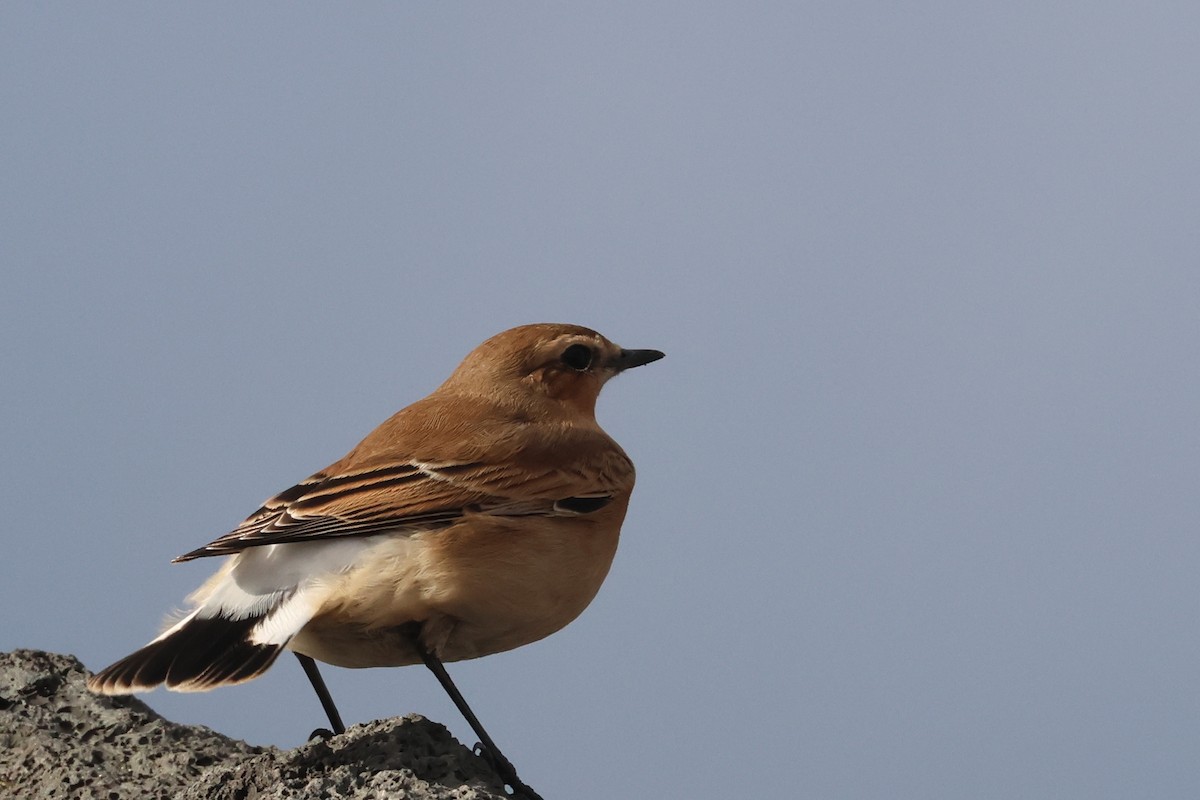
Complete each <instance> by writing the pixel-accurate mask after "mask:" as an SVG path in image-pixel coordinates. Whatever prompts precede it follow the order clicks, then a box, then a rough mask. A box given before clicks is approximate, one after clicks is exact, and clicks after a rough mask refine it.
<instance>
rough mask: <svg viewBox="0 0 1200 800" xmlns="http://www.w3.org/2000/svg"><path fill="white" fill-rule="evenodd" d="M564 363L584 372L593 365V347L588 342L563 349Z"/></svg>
mask: <svg viewBox="0 0 1200 800" xmlns="http://www.w3.org/2000/svg"><path fill="white" fill-rule="evenodd" d="M562 363H564V364H566V365H567V366H568V367H570V368H571V369H573V370H577V371H579V372H583V371H584V370H585V369H587V368H588V367H590V366H591V365H592V348H590V347H588V346H587V345H586V344H573V345H571V346H570V347H568V348H567V349H566V350H563V354H562Z"/></svg>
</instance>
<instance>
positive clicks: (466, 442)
mask: <svg viewBox="0 0 1200 800" xmlns="http://www.w3.org/2000/svg"><path fill="white" fill-rule="evenodd" d="M662 357H663V354H662V353H661V352H659V351H657V350H624V349H622V348H620V347H618V346H617V345H615V344H613V343H612V342H610V341H609V340H608V339H605V338H604V337H603V336H601V335H600V334H598V333H596V332H595V331H592V330H589V329H587V328H582V327H579V326H575V325H558V324H543V325H525V326H522V327H519V328H513V329H512V330H508V331H505V332H504V333H501V334H498V335H496V336H493V337H492V338H491V339H488V340H487V341H486V342H484V343H483V344H481V345H479V347H477V348H475V350H473V351H472V352H471V353H470V354H469V355H468V356H467V357H466V359H464V360H463V362H462V364H460V365H459V367H458V369H456V370H455V371H454V373H453V374H452V375H451V376H450V378H449V379H447V380H446V382H445V383H443V384H442V385H441V386H440V387H439V388H438V389H437V390H436V391H435V392H433V394H431V395H429V396H428V397H426V398H425V399H423V400H419V401H418V402H416V403H413V404H412V405H411V406H409V407H408V408H405V409H404V410H402V411H400V412H398V413H397V414H395V415H394V416H392V417H391V418H390V419H389V420H387V421H386V422H384V423H383V424H382V425H380V426H379V427H378V428H376V429H375V430H374V431H372V432H371V434H370V435H368V436H367V438H365V439H363V441H362V442H360V443H359V444H358V446H356V447H355V448H354V449H353V450H351V451H350V452H349V453H348V454H347V455H346V456H345V457H344V458H342V459H341V460H339V461H336V462H335V463H333V464H332V465H331V466H329V467H327V468H325V469H323V470H321V471H320V472H318V473H316V474H315V475H312V476H311V477H309V478H306V479H305V480H303V481H301V482H300V483H298V484H296V485H295V486H293V487H292V488H290V489H287V490H285V491H283V492H280V493H279V494H277V495H275V497H273V498H271V499H270V500H268V501H267V502H266V503H264V504H263V506H262V508H260V509H258V510H257V511H255V512H254V513H253V514H252V515H251V516H250V517H249V518H247V519H246V521H245V522H243V523H242V524H241V525H239V526H238V527H237V528H236V529H235V530H233V531H232V532H230V533H228V534H226V535H224V536H222V537H220V538H219V539H216V540H215V541H213V542H212V543H210V544H208V545H205V546H204V547H201V548H199V549H197V550H193V551H191V552H189V553H186V554H184V555H182V556H179V557H178V558H177V559H175V560H176V561H190V560H191V559H194V558H203V557H206V556H231V557H230V558H229V559H227V560H226V562H225V563H224V565H223V566H222V567H221V569H220V570H219V571H218V572H217V573H216V574H215V575H214V576H213V577H212V578H211V579H209V580H208V582H206V583H205V584H204V585H203V586H202V587H200V589H198V590H197V591H196V592H195V593H194V594H192V595H191V597H190V598H189V601H190V603H191V604H192V609H191V610H190V611H189V612H188V613H187V615H186V616H184V617H183V619H181V620H179V621H178V622H175V623H174V624H172V625H171V626H170V627H169V628H167V629H166V630H165V631H164V632H163V633H162V634H161V635H160V636H159V637H158V638H156V639H154V640H153V641H152V642H150V643H149V644H147V645H146V646H145V647H143V648H142V649H140V650H138V651H137V652H135V653H133V654H132V655H129V656H126V657H125V658H123V659H121V660H120V661H118V662H117V663H115V664H113V665H112V666H110V667H107V668H106V669H103V670H101V671H100V672H99V673H97V674H96V675H94V676H93V677H92V678H91V679H90V680H89V681H88V685H89V686H90V687H91V688H92V689H93V690H94V691H97V692H102V693H104V694H126V693H130V692H137V691H143V690H149V689H152V688H154V687H156V686H158V685H159V684H166V686H167V688H169V689H175V690H178V691H203V690H207V689H212V688H214V687H217V686H223V685H226V684H234V683H241V682H243V681H248V680H250V679H252V678H255V677H257V676H258V675H261V674H262V673H263V672H264V671H266V669H267V668H268V667H270V666H271V664H272V662H274V661H275V658H276V657H277V656H278V655H279V653H280V652H281V651H282V650H283V649H285V648H286V649H289V650H292V651H293V652H294V653H296V655H297V657H298V658H300V660H301V664H302V665H303V666H304V668H305V672H306V674H307V675H308V676H309V679H310V680H311V681H312V683H313V686H314V688H315V689H316V690H317V694H318V696H319V697H320V699H321V702H322V704H323V705H324V706H325V710H326V712H327V714H328V715H329V719H330V723H331V725H332V727H333V728H334V730H335V731H336V732H339V733H340V732H341V730H343V729H344V728H343V726H342V724H341V719H340V718H339V716H338V714H337V709H336V708H335V707H334V706H333V703H332V700H331V699H330V698H329V695H328V692H327V691H326V690H325V686H324V683H323V682H322V681H321V679H320V675H319V673H318V672H317V670H316V665H315V664H314V663H313V661H312V659H318V660H320V661H324V662H326V663H329V664H335V665H337V666H342V667H391V666H402V665H406V664H417V663H424V664H425V665H426V666H428V667H429V668H430V669H431V670H433V672H434V674H435V675H437V677H438V680H439V681H440V682H441V683H442V685H443V686H444V687H445V688H446V690H447V691H448V692H449V693H450V695H451V698H452V699H454V701H455V703H456V705H458V707H459V709H460V710H461V711H462V712H463V714H464V715H465V716H466V717H467V719H468V721H469V722H470V723H471V725H472V727H473V728H474V729H475V731H476V733H477V734H478V735H479V737H480V739H481V740H482V750H483V752H484V753H485V754H486V756H487V757H488V758H489V759H490V760H491V761H492V763H493V765H494V766H496V768H497V770H498V772H499V773H500V775H501V777H502V778H504V780H505V782H506V783H508V784H509V785H510V786H512V787H513V789H514V791H517V792H518V793H525V794H526V795H528V796H530V797H536V793H534V792H533V791H532V790H531V789H529V788H528V787H527V786H526V785H525V784H523V783H521V782H520V780H519V779H518V778H517V775H516V772H515V770H513V768H512V765H511V764H510V763H509V762H508V761H507V760H506V759H505V758H504V757H503V756H502V755H501V754H500V751H499V750H498V749H497V748H496V746H495V744H494V743H493V742H492V741H491V739H490V738H489V737H488V736H487V733H486V731H484V730H483V728H482V726H480V725H479V723H478V720H477V719H475V717H474V714H472V713H471V710H470V708H469V707H468V706H467V705H466V703H465V701H463V700H462V696H461V695H460V694H459V693H458V691H457V689H455V688H454V684H453V683H452V682H451V681H450V679H449V676H448V675H446V671H445V668H444V667H443V666H442V662H443V661H458V660H460V659H466V658H477V657H479V656H485V655H489V654H491V653H498V652H501V651H504V650H510V649H512V648H514V647H519V646H521V645H523V644H528V643H530V642H535V641H537V640H538V639H541V638H543V637H545V636H548V635H549V634H551V633H554V632H555V631H557V630H559V629H560V628H562V627H563V626H564V625H566V624H567V623H569V622H570V621H571V620H573V619H575V617H577V616H578V615H579V614H580V612H582V611H583V609H584V608H586V607H587V605H588V603H590V602H591V600H592V598H593V597H594V596H595V595H596V592H597V590H598V589H599V588H600V584H601V582H602V581H603V580H604V577H605V575H606V574H607V573H608V569H609V566H610V564H611V563H612V559H613V555H614V554H615V552H616V549H617V537H618V534H619V532H620V529H621V522H622V520H623V519H624V518H625V510H626V508H627V506H628V504H629V495H630V492H631V491H632V490H633V482H634V471H633V464H632V463H631V462H630V460H629V457H628V456H626V455H625V452H624V451H623V450H622V449H621V448H620V446H619V445H617V443H616V442H614V441H613V440H612V439H611V438H610V437H609V436H608V434H606V433H605V432H604V431H603V430H601V428H600V426H599V425H598V424H597V423H596V418H595V405H596V398H597V396H598V395H599V393H600V389H601V387H602V386H604V384H605V382H606V381H607V380H608V379H609V378H611V377H613V376H614V375H616V374H617V373H619V372H621V371H623V370H626V369H629V368H631V367H637V366H641V365H643V364H648V363H650V362H652V361H657V360H658V359H660V358H662Z"/></svg>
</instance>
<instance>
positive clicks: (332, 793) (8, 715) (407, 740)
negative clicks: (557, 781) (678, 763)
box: [0, 650, 506, 800]
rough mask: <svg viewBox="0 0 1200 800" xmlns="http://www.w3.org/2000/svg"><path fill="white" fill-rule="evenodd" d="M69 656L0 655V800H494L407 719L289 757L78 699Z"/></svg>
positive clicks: (424, 724) (126, 700)
mask: <svg viewBox="0 0 1200 800" xmlns="http://www.w3.org/2000/svg"><path fill="white" fill-rule="evenodd" d="M87 677H88V673H87V671H86V670H85V669H84V667H83V665H82V664H81V663H79V661H78V659H76V658H74V657H72V656H64V655H56V654H53V653H44V652H40V651H37V650H14V651H13V652H10V653H0V798H6V799H7V798H14V800H16V799H17V798H19V799H20V800H51V799H52V798H53V800H59V798H61V799H62V800H135V799H136V800H143V798H156V799H157V798H161V799H162V800H168V798H170V799H171V800H283V799H284V798H289V799H290V798H332V799H333V800H368V798H370V800H377V799H378V798H397V800H450V799H451V798H454V800H497V799H498V798H505V797H506V795H505V793H504V791H503V788H502V787H501V786H500V783H499V781H498V780H497V779H496V777H495V776H494V774H493V773H492V772H491V770H490V769H489V768H488V766H487V764H486V763H485V762H484V761H483V760H482V759H481V758H479V757H478V756H476V755H474V754H473V753H472V752H471V751H470V750H468V749H467V748H466V747H464V746H463V745H462V744H460V743H459V742H458V741H456V740H455V739H454V737H452V736H451V735H450V733H449V731H447V730H446V729H445V728H444V727H442V726H441V725H438V724H437V723H435V722H430V721H429V720H427V719H424V718H423V717H420V716H417V715H411V716H407V717H395V718H392V719H386V720H379V721H377V722H372V723H369V724H367V725H355V726H354V727H352V728H350V729H349V730H347V731H346V733H344V734H342V735H341V736H335V737H333V738H332V739H330V740H328V741H316V742H310V743H308V744H306V745H303V746H301V747H297V748H295V749H294V750H278V749H276V748H273V747H256V746H253V745H248V744H246V743H245V742H240V741H237V740H235V739H230V738H227V737H225V736H222V735H221V734H219V733H216V732H215V731H212V730H209V729H208V728H205V727H201V726H195V725H178V724H176V723H174V722H170V721H169V720H166V719H163V718H162V717H161V716H159V715H158V714H156V713H155V712H154V711H153V710H151V709H150V707H149V706H147V705H146V704H145V703H143V702H141V701H140V700H138V699H136V698H133V697H103V696H99V695H94V694H92V693H91V692H89V691H88V689H87V686H86V685H85V681H86V680H87Z"/></svg>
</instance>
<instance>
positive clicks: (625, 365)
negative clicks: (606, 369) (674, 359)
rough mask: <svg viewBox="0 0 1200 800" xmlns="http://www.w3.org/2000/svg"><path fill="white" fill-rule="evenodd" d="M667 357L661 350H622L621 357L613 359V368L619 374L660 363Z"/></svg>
mask: <svg viewBox="0 0 1200 800" xmlns="http://www.w3.org/2000/svg"><path fill="white" fill-rule="evenodd" d="M665 355H666V353H664V352H662V351H661V350H622V351H621V355H619V356H617V357H616V358H614V359H613V361H612V368H613V369H614V370H616V371H617V372H624V371H625V370H627V369H633V368H634V367H640V366H642V365H643V364H649V363H650V362H652V361H658V360H659V359H660V358H662V357H663V356H665Z"/></svg>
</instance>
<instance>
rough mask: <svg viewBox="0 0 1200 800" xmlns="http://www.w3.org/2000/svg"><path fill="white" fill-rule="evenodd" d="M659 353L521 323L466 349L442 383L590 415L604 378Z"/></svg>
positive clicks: (581, 331) (575, 330)
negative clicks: (466, 351)
mask: <svg viewBox="0 0 1200 800" xmlns="http://www.w3.org/2000/svg"><path fill="white" fill-rule="evenodd" d="M662 357H663V353H661V352H660V351H658V350H626V349H624V348H622V347H620V346H619V345H616V344H613V343H612V342H610V341H609V340H608V339H606V338H604V337H603V336H601V335H600V334H599V333H596V331H594V330H591V329H590V328H584V327H581V326H579V325H565V324H558V323H541V324H537V325H522V326H521V327H519V328H511V329H510V330H507V331H504V332H503V333H498V334H496V335H495V336H493V337H492V338H490V339H488V340H487V341H485V342H484V343H483V344H481V345H479V346H478V347H476V348H475V349H474V350H472V351H471V352H470V353H469V354H468V355H467V357H466V358H465V359H463V362H462V363H461V364H460V365H459V366H458V369H456V370H455V371H454V374H453V375H451V376H450V378H449V380H447V381H446V384H445V388H447V389H455V390H458V391H470V392H471V393H473V394H478V393H484V394H492V395H493V396H495V397H497V398H500V397H506V398H508V397H517V398H520V397H522V396H524V397H528V398H529V402H532V403H543V402H545V401H546V400H547V399H548V400H550V401H554V402H557V403H559V404H562V406H563V407H564V408H566V409H569V410H571V411H573V412H578V413H582V414H586V415H588V416H591V415H593V414H594V413H595V408H596V398H597V397H598V396H599V395H600V389H601V388H602V387H603V386H604V384H605V383H606V382H607V381H608V379H609V378H611V377H613V376H614V375H616V374H618V373H620V372H623V371H624V370H627V369H632V368H633V367H640V366H642V365H643V364H649V363H650V362H652V361H657V360H658V359H660V358H662Z"/></svg>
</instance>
